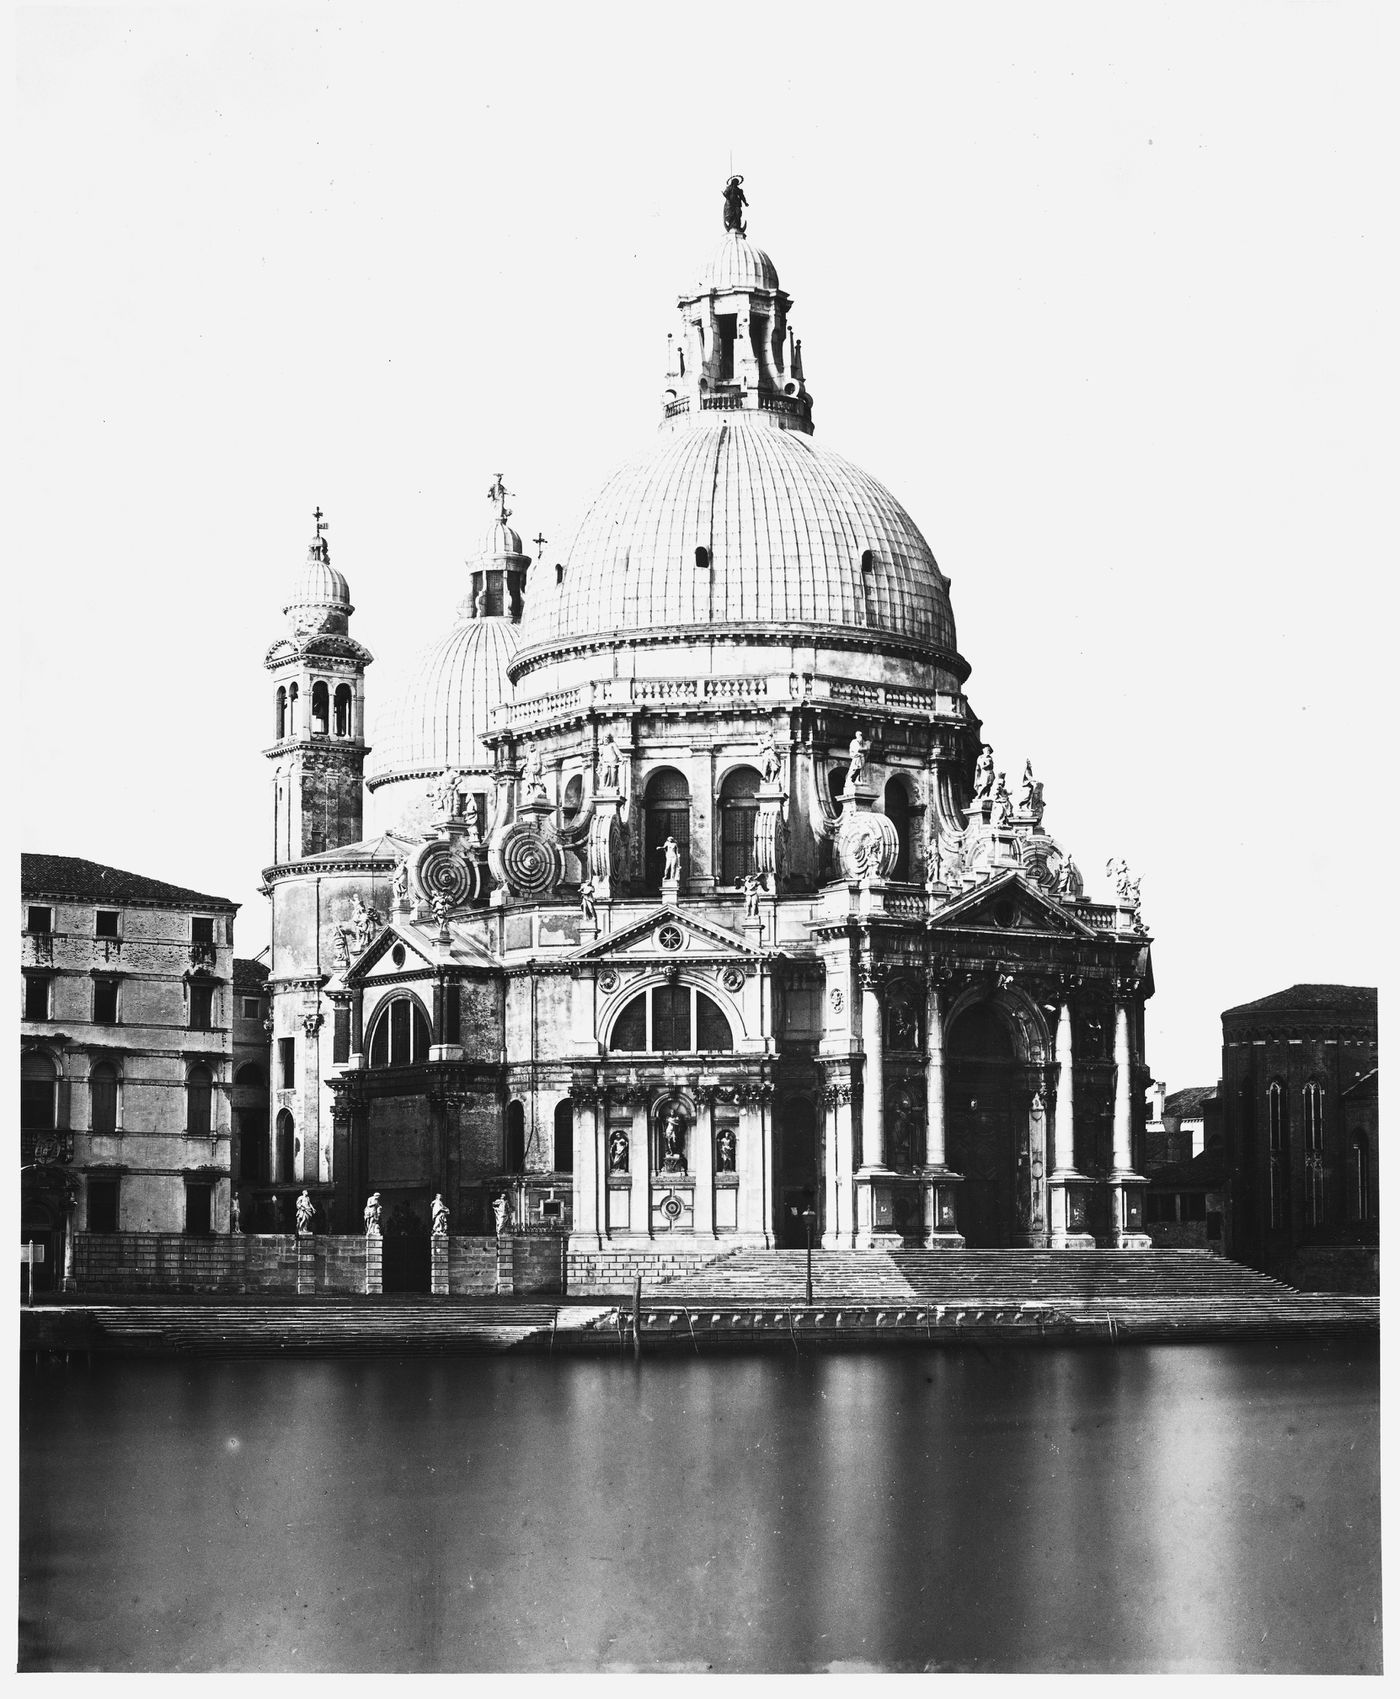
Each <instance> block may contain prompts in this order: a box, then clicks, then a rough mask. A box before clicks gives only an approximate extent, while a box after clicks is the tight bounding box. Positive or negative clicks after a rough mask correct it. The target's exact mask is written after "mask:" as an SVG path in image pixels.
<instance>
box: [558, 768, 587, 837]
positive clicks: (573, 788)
mask: <svg viewBox="0 0 1400 1699" xmlns="http://www.w3.org/2000/svg"><path fill="white" fill-rule="evenodd" d="M582 807H583V775H582V774H581V773H575V774H574V775H573V776H572V777H571V778H570V780H569V782H568V784H566V785H565V786H564V800H563V802H562V803H561V804H560V813H561V814H562V815H563V817H564V824H565V825H566V826H569V825H572V824H573V822H574V821H575V820H577V819H578V816H579V810H580V809H581V808H582Z"/></svg>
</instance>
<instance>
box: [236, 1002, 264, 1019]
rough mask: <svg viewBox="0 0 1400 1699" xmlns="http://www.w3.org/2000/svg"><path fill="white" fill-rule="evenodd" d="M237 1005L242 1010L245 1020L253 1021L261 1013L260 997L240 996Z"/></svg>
mask: <svg viewBox="0 0 1400 1699" xmlns="http://www.w3.org/2000/svg"><path fill="white" fill-rule="evenodd" d="M239 1007H240V1008H241V1009H242V1011H243V1019H244V1020H245V1021H255V1020H257V1018H258V1016H259V1015H260V1014H261V1013H262V999H261V998H260V997H241V998H240V999H239Z"/></svg>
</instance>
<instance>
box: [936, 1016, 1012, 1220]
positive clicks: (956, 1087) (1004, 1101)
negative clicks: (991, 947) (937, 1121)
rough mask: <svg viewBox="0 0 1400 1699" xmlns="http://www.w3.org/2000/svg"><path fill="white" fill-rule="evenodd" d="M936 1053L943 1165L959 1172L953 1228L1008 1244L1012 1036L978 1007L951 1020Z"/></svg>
mask: <svg viewBox="0 0 1400 1699" xmlns="http://www.w3.org/2000/svg"><path fill="white" fill-rule="evenodd" d="M943 1055H944V1065H945V1070H946V1074H945V1087H944V1092H945V1104H946V1115H947V1129H948V1163H949V1166H950V1167H951V1168H952V1169H953V1170H954V1172H955V1173H958V1174H961V1175H962V1176H963V1182H962V1184H961V1185H960V1186H959V1187H958V1228H959V1230H960V1231H961V1233H962V1235H963V1237H964V1238H965V1239H966V1240H967V1243H968V1245H969V1246H975V1247H988V1246H1001V1245H1011V1244H1014V1243H1015V1237H1016V1223H1017V1216H1018V1212H1017V1208H1016V1187H1017V1167H1018V1165H1017V1157H1018V1155H1019V1154H1020V1151H1019V1145H1020V1138H1019V1136H1018V1130H1017V1126H1016V1107H1015V1096H1014V1071H1015V1066H1016V1053H1015V1049H1014V1047H1013V1045H1012V1041H1011V1034H1010V1032H1009V1031H1008V1030H1007V1028H1006V1027H1005V1025H1004V1024H1003V1023H1002V1022H1001V1020H999V1019H998V1017H997V1015H996V1014H995V1013H994V1011H993V1010H992V1009H990V1008H989V1007H987V1005H986V1004H978V1005H976V1006H974V1007H973V1008H970V1009H967V1010H965V1011H964V1012H963V1013H962V1014H961V1015H959V1016H958V1018H957V1019H956V1020H955V1021H954V1022H953V1024H952V1026H951V1027H950V1029H949V1031H948V1035H947V1037H946V1039H945V1040H944V1046H943Z"/></svg>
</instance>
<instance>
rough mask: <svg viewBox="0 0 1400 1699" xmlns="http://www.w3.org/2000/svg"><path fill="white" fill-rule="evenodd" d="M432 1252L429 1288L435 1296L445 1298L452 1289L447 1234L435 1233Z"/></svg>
mask: <svg viewBox="0 0 1400 1699" xmlns="http://www.w3.org/2000/svg"><path fill="white" fill-rule="evenodd" d="M429 1249H430V1251H431V1254H432V1273H431V1277H430V1286H429V1290H430V1291H431V1292H432V1294H433V1296H434V1297H435V1298H445V1297H447V1295H448V1294H449V1293H450V1292H451V1290H452V1283H451V1277H450V1275H449V1273H448V1266H449V1265H448V1250H447V1235H446V1234H445V1233H434V1234H433V1236H432V1239H431V1241H430V1244H429Z"/></svg>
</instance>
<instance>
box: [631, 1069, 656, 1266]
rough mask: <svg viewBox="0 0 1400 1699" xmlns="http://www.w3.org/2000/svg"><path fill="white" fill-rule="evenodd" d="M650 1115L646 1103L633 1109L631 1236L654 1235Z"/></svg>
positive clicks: (637, 1104)
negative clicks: (652, 1229)
mask: <svg viewBox="0 0 1400 1699" xmlns="http://www.w3.org/2000/svg"><path fill="white" fill-rule="evenodd" d="M651 1157H652V1150H651V1114H650V1111H649V1109H648V1107H647V1104H646V1102H645V1100H643V1101H642V1102H640V1103H634V1104H633V1105H632V1145H631V1150H630V1153H629V1157H628V1160H629V1164H630V1169H629V1172H630V1176H631V1180H632V1203H631V1226H630V1227H629V1229H628V1230H629V1232H632V1233H645V1234H647V1235H648V1236H649V1235H650V1233H651Z"/></svg>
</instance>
